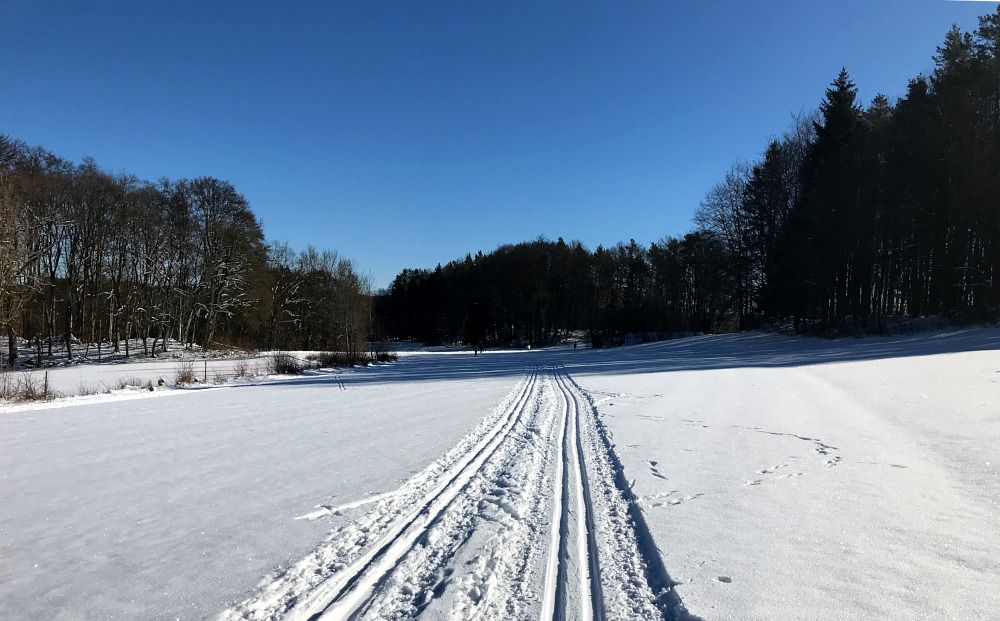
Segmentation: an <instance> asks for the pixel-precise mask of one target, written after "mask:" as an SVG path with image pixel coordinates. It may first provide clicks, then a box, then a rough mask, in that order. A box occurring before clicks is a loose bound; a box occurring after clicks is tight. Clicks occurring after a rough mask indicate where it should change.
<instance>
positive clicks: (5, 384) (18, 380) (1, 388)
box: [0, 372, 60, 403]
mask: <svg viewBox="0 0 1000 621" xmlns="http://www.w3.org/2000/svg"><path fill="white" fill-rule="evenodd" d="M58 396H60V395H59V393H57V392H55V391H53V390H50V389H49V374H48V373H46V374H45V376H44V379H42V380H39V379H38V378H36V377H35V376H33V375H32V374H31V373H23V374H21V375H20V376H19V377H18V376H15V375H14V374H13V373H9V372H3V373H0V399H2V400H4V401H12V402H15V403H19V402H22V401H48V400H50V399H54V398H56V397H58Z"/></svg>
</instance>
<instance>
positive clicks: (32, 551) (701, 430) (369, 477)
mask: <svg viewBox="0 0 1000 621" xmlns="http://www.w3.org/2000/svg"><path fill="white" fill-rule="evenodd" d="M151 394H153V395H154V396H159V395H160V394H161V393H159V392H156V393H151ZM162 394H170V395H176V396H172V397H171V398H169V399H159V398H151V399H142V400H131V401H115V402H111V403H96V402H95V403H90V404H82V405H72V406H70V407H61V408H57V409H52V408H45V409H32V410H29V411H14V410H12V411H8V413H6V414H4V413H3V411H2V410H0V447H2V450H0V472H2V474H0V618H4V619H6V618H56V619H78V618H95V619H96V618H100V619H138V618H144V619H145V618H151V619H175V618H184V619H201V618H215V617H218V618H220V619H227V620H233V619H347V618H363V619H406V618H412V617H417V616H420V617H422V618H430V619H467V618H480V619H536V618H540V617H542V618H569V619H589V618H594V619H601V618H608V619H629V618H632V619H657V618H664V619H691V618H698V617H700V618H703V619H872V618H881V619H992V618H997V613H996V611H997V610H1000V592H998V590H997V589H996V588H995V586H996V585H998V584H1000V560H998V559H1000V534H998V533H1000V505H998V502H1000V467H998V463H1000V443H998V440H1000V405H998V404H1000V331H998V330H995V329H976V330H964V331H955V332H950V333H944V332H942V333H937V334H930V335H928V334H923V335H917V336H908V337H904V338H896V337H894V338H872V339H844V340H838V341H820V340H813V339H798V338H793V337H783V336H776V335H765V334H744V335H727V336H706V337H693V338H687V339H681V340H677V341H671V342H667V343H658V344H649V345H642V346H635V347H627V348H620V349H616V350H605V351H589V350H588V351H584V350H581V351H572V350H566V349H553V350H542V351H532V352H530V353H513V352H503V353H489V352H488V353H487V354H486V355H481V356H479V357H473V356H471V355H468V354H460V353H455V352H447V353H446V355H445V353H444V352H440V353H439V352H428V353H419V352H410V353H409V354H408V355H407V356H405V357H404V358H402V359H401V361H400V362H399V363H398V364H394V365H389V366H384V367H377V368H368V369H357V370H354V371H351V372H347V373H344V374H342V376H340V377H335V376H333V375H332V374H316V375H313V376H309V377H304V378H298V379H287V380H280V379H279V380H272V381H268V382H264V383H260V384H254V385H246V386H232V385H230V386H226V387H223V388H218V389H212V390H202V391H190V392H186V391H173V392H169V393H162ZM84 399H86V398H84ZM57 403H58V402H57ZM428 464H429V465H428ZM262 578H263V579H262ZM220 611H222V612H221V613H220Z"/></svg>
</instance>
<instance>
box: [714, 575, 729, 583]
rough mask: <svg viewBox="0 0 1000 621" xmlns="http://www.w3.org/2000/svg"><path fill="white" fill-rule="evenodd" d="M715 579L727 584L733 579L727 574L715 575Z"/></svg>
mask: <svg viewBox="0 0 1000 621" xmlns="http://www.w3.org/2000/svg"><path fill="white" fill-rule="evenodd" d="M715 579H716V580H718V581H719V582H721V583H723V584H729V583H730V582H732V581H733V579H732V578H730V577H729V576H717V577H716V578H715Z"/></svg>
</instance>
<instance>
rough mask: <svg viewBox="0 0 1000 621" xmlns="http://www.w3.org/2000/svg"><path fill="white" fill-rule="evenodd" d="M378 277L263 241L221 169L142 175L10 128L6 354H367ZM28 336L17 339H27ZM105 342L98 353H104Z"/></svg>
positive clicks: (1, 170)
mask: <svg viewBox="0 0 1000 621" xmlns="http://www.w3.org/2000/svg"><path fill="white" fill-rule="evenodd" d="M370 307H371V287H370V284H369V282H368V280H367V278H365V277H363V276H362V275H360V274H359V273H358V271H357V270H356V269H355V268H354V266H353V265H352V263H351V262H350V261H349V260H347V259H344V258H342V257H339V256H338V255H337V254H336V253H335V252H331V251H322V252H321V251H317V250H315V249H313V248H308V249H306V250H305V251H302V252H295V251H293V250H292V249H290V248H289V247H288V246H287V245H285V244H278V243H265V241H264V233H263V230H262V227H261V224H260V222H259V221H258V219H257V217H256V216H255V215H254V213H253V212H252V211H251V209H250V206H249V204H248V202H247V200H246V198H245V197H244V196H243V195H242V194H240V193H239V192H238V191H237V190H236V188H235V187H233V185H232V184H231V183H229V182H227V181H223V180H220V179H215V178H212V177H201V178H197V179H190V180H188V179H181V180H176V181H172V180H169V179H162V180H160V181H158V182H156V183H150V182H145V181H141V180H139V179H137V178H136V177H134V176H132V175H126V174H111V173H108V172H106V171H104V170H102V169H101V168H100V167H99V166H97V164H96V163H94V162H93V161H92V160H90V159H86V160H84V161H83V162H81V163H79V164H75V163H73V162H69V161H67V160H64V159H62V158H60V157H58V156H56V155H54V154H52V153H50V152H48V151H46V150H44V149H42V148H38V147H28V146H27V145H25V144H24V143H22V142H20V141H17V140H15V139H13V138H10V137H8V136H5V135H2V134H0V330H2V331H3V332H4V333H5V335H6V336H7V348H6V349H7V351H6V352H5V353H6V354H7V355H6V358H7V362H8V363H9V364H13V363H14V362H15V361H16V360H17V358H18V357H19V355H21V354H23V353H25V352H23V351H19V345H20V346H21V347H23V346H24V344H25V340H27V341H28V342H29V343H30V350H31V351H30V353H28V354H27V355H30V356H31V357H35V356H38V357H40V356H42V355H47V356H52V355H53V353H54V348H55V351H56V353H57V354H63V353H64V354H65V355H66V356H67V357H69V358H73V357H74V356H76V355H79V354H81V353H84V352H86V353H88V354H91V355H92V354H94V353H95V352H94V351H93V348H100V347H101V346H102V345H101V344H102V343H104V344H105V345H104V347H110V348H111V349H113V350H114V351H116V352H118V351H120V350H121V349H123V348H124V350H125V351H124V354H126V355H128V354H129V353H131V352H130V351H129V348H130V347H141V349H142V350H143V353H145V354H147V355H156V352H157V351H158V350H159V351H165V349H166V344H167V341H168V340H170V339H173V340H175V341H180V342H182V343H185V344H186V345H188V346H193V345H194V344H195V343H198V344H201V345H203V346H206V347H218V346H230V345H232V346H241V347H248V348H249V347H252V348H261V347H263V348H268V349H279V348H281V349H283V348H292V349H312V350H316V349H321V350H336V351H341V352H347V353H349V354H354V353H359V352H364V351H365V339H366V337H367V336H368V331H369V326H370V321H371V313H370ZM18 337H20V338H18ZM98 351H99V350H98Z"/></svg>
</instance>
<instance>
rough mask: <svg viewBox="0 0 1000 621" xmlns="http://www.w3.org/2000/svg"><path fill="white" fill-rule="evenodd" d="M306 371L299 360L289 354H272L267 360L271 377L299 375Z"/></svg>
mask: <svg viewBox="0 0 1000 621" xmlns="http://www.w3.org/2000/svg"><path fill="white" fill-rule="evenodd" d="M305 369H306V365H304V364H302V363H301V362H300V361H299V360H298V359H296V358H294V357H293V356H290V355H288V354H283V353H280V352H279V353H276V354H272V355H271V357H270V358H268V360H267V372H268V374H270V375H298V374H299V373H301V372H302V371H304V370H305Z"/></svg>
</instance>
